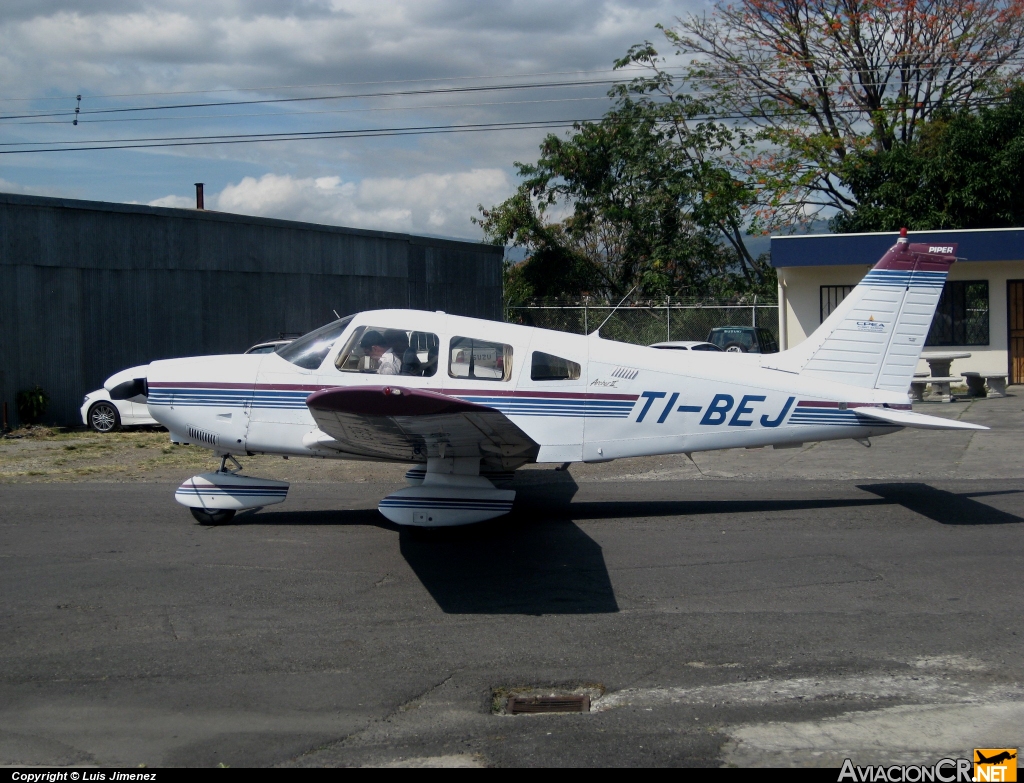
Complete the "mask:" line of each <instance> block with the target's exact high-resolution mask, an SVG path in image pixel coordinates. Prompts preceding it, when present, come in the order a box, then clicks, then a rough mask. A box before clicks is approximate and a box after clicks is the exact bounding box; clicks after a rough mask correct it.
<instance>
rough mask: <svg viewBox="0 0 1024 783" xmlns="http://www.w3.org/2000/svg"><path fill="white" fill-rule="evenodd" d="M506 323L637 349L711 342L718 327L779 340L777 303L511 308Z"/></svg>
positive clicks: (674, 302) (580, 304)
mask: <svg viewBox="0 0 1024 783" xmlns="http://www.w3.org/2000/svg"><path fill="white" fill-rule="evenodd" d="M609 316H610V317H609ZM605 319H607V323H605ZM505 320H506V321H507V322H508V323H515V324H524V325H526V326H537V327H540V328H542V329H554V330H555V331H559V332H571V333H573V334H590V333H591V332H593V331H594V330H595V329H597V328H598V327H600V328H601V336H602V337H604V338H605V339H608V340H618V341H620V342H625V343H634V344H636V345H650V344H651V343H658V342H662V341H667V340H706V339H707V337H708V332H710V331H711V330H712V329H714V328H715V327H716V326H760V327H763V328H765V329H767V330H768V331H770V332H771V333H772V334H773V335H774V336H775V339H776V341H778V339H779V308H778V303H776V302H771V301H760V300H755V301H753V302H751V303H749V304H733V303H726V302H717V301H710V302H709V301H680V300H669V301H667V302H664V303H654V302H646V303H641V304H632V305H624V306H622V307H620V308H618V309H617V310H616V309H615V306H614V305H613V304H611V303H609V302H596V303H593V302H576V303H566V302H555V303H547V302H538V303H531V304H528V305H522V306H516V307H506V308H505ZM602 324H604V325H603V326H602Z"/></svg>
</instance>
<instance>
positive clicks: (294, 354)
mask: <svg viewBox="0 0 1024 783" xmlns="http://www.w3.org/2000/svg"><path fill="white" fill-rule="evenodd" d="M353 318H355V316H353V315H347V316H345V317H344V318H342V319H340V320H338V321H334V322H333V323H329V324H327V325H326V326H321V327H320V328H319V329H315V330H313V331H312V332H310V333H309V334H306V335H303V336H302V337H300V338H299V339H298V340H295V341H294V342H291V343H289V344H288V345H286V346H284V347H283V348H281V349H280V350H278V352H277V355H278V356H280V357H281V358H282V359H287V360H288V361H289V362H291V363H292V364H295V365H298V366H299V367H302V368H304V369H306V370H315V369H317V368H318V367H319V366H320V365H321V364H323V361H324V359H325V358H326V357H327V354H329V353H330V352H331V348H332V346H333V345H334V343H335V341H336V340H337V339H338V338H339V337H341V333H342V332H344V331H345V327H346V326H348V325H349V323H350V322H351V321H352V319H353Z"/></svg>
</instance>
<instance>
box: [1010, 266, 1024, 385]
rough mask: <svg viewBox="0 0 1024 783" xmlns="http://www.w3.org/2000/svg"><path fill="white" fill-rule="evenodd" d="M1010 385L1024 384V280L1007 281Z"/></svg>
mask: <svg viewBox="0 0 1024 783" xmlns="http://www.w3.org/2000/svg"><path fill="white" fill-rule="evenodd" d="M1006 314H1007V315H1006V319H1007V322H1008V323H1007V326H1008V329H1009V340H1008V342H1009V351H1008V353H1009V358H1010V368H1009V375H1010V383H1024V280H1007V281H1006Z"/></svg>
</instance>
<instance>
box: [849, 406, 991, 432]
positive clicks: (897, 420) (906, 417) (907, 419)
mask: <svg viewBox="0 0 1024 783" xmlns="http://www.w3.org/2000/svg"><path fill="white" fill-rule="evenodd" d="M857 415H858V416H867V417H869V418H872V419H878V420H879V421H887V422H889V423H890V424H898V425H899V426H901V427H916V428H917V429H922V430H987V429H988V427H982V426H981V425H980V424H970V423H968V422H966V421H957V420H956V419H944V418H942V417H941V416H925V415H924V414H923V413H914V412H913V411H897V410H893V409H892V408H857Z"/></svg>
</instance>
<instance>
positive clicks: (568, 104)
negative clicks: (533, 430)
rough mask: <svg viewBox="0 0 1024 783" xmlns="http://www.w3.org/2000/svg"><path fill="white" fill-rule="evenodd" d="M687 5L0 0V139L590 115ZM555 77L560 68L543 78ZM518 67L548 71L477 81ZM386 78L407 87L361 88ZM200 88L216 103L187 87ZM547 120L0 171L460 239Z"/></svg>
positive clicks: (207, 147) (159, 152)
mask: <svg viewBox="0 0 1024 783" xmlns="http://www.w3.org/2000/svg"><path fill="white" fill-rule="evenodd" d="M701 6H702V3H701V2H700V0H678V1H677V2H667V1H666V0H631V2H622V1H619V0H616V1H615V2H611V1H609V2H600V1H599V0H561V1H560V2H551V1H550V0H546V1H545V2H540V1H538V0H516V2H511V3H498V2H480V0H415V1H413V0H250V1H249V2H242V0H177V1H176V2H169V1H168V2H162V1H161V0H150V1H147V0H91V2H89V3H81V2H71V1H70V0H5V2H4V13H3V15H2V17H0V137H2V138H0V152H6V151H10V150H24V149H26V148H27V147H26V144H35V145H38V147H41V148H52V147H62V146H63V147H66V146H68V144H69V142H70V143H79V144H82V145H83V146H89V144H88V142H91V141H94V140H112V139H119V140H123V139H153V138H162V139H170V140H175V139H177V140H180V139H183V138H191V139H193V140H195V137H200V136H215V135H231V134H255V133H283V134H294V133H310V132H332V131H338V130H349V131H351V130H360V131H364V130H368V129H389V128H402V127H414V126H415V127H419V126H443V125H462V124H486V123H512V122H524V121H529V122H532V121H538V120H568V119H582V118H591V117H599V116H600V115H601V114H602V113H603V111H604V110H605V109H606V108H607V106H608V102H607V99H606V98H604V97H603V96H604V95H605V93H606V91H607V89H608V85H607V84H605V83H601V82H603V81H605V80H607V79H610V78H612V77H613V75H612V74H611V73H610V72H608V71H607V69H608V68H610V66H611V64H612V61H613V60H614V59H615V58H616V57H619V56H621V55H622V54H623V53H624V52H625V51H626V49H627V48H628V47H629V46H630V45H631V44H634V43H638V42H641V41H643V40H645V39H650V40H656V41H659V42H660V38H659V33H658V31H657V30H656V29H655V28H654V25H655V24H656V23H658V22H663V23H671V22H672V20H673V19H674V18H675V17H676V16H678V15H681V14H684V13H686V12H688V11H690V10H698V9H699V8H701ZM564 81H570V82H577V84H575V85H573V86H551V85H552V83H556V82H564ZM581 81H589V82H597V83H595V84H585V85H580V84H578V82H581ZM536 84H547V85H548V86H544V87H530V88H528V89H525V88H520V87H517V88H516V89H502V90H494V89H486V90H485V89H479V88H482V87H489V88H493V87H500V86H504V87H506V88H507V87H508V86H510V85H536ZM466 88H471V89H466ZM428 91H429V92H428ZM395 92H404V93H407V94H405V95H393V94H391V95H379V94H378V95H375V96H368V95H367V93H395ZM408 93H414V94H408ZM79 94H81V95H82V101H81V112H82V113H81V114H80V119H81V122H80V123H79V124H78V125H77V126H75V125H73V124H72V119H73V116H74V115H73V112H74V109H75V106H76V103H77V101H76V98H75V96H76V95H79ZM325 96H331V97H325ZM352 96H363V97H352ZM298 98H301V99H303V100H295V99H298ZM280 99H289V100H287V101H283V102H276V103H268V102H266V101H280ZM240 101H247V102H248V103H239V102H240ZM211 103H219V104H228V105H220V106H209V105H198V106H197V105H196V104H211ZM112 109H117V110H120V111H111V110H112ZM124 109H134V111H123V110H124ZM546 132H548V131H545V130H542V129H537V128H533V129H517V130H503V131H488V132H474V133H465V132H464V133H435V134H428V135H405V136H377V137H362V138H351V137H350V138H327V139H320V140H314V141H309V140H302V141H299V140H288V141H277V142H269V143H268V142H265V143H258V144H253V143H245V144H203V145H198V146H185V147H158V148H148V149H136V150H123V149H122V150H93V151H73V152H31V153H27V154H25V153H21V152H19V153H16V154H0V191H7V192H25V193H38V194H43V195H57V196H68V197H72V198H85V199H97V200H104V201H122V202H139V203H147V204H160V205H168V206H185V207H189V206H193V205H194V203H195V197H194V189H193V183H194V182H197V181H202V182H204V183H206V205H207V207H208V208H212V209H219V210H224V211H230V212H240V213H248V214H256V215H269V216H274V217H283V218H293V219H300V220H309V221H314V222H323V223H331V224H335V225H347V226H357V227H362V228H380V229H389V230H396V231H411V232H417V233H429V234H435V235H442V236H457V237H466V238H474V239H475V238H479V237H480V233H479V229H477V228H476V227H475V226H473V225H472V223H471V222H470V217H471V216H473V215H475V214H476V206H477V204H479V203H482V204H484V205H490V204H494V203H497V202H499V201H501V200H502V199H504V198H505V197H507V196H508V195H509V194H510V193H511V192H512V190H513V188H514V186H515V172H514V169H513V167H512V162H513V161H515V160H521V161H532V160H535V159H536V154H537V145H538V143H539V142H540V140H541V138H542V137H543V135H544V134H545V133H546ZM557 132H560V133H561V132H563V131H557ZM130 143H138V142H130Z"/></svg>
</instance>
